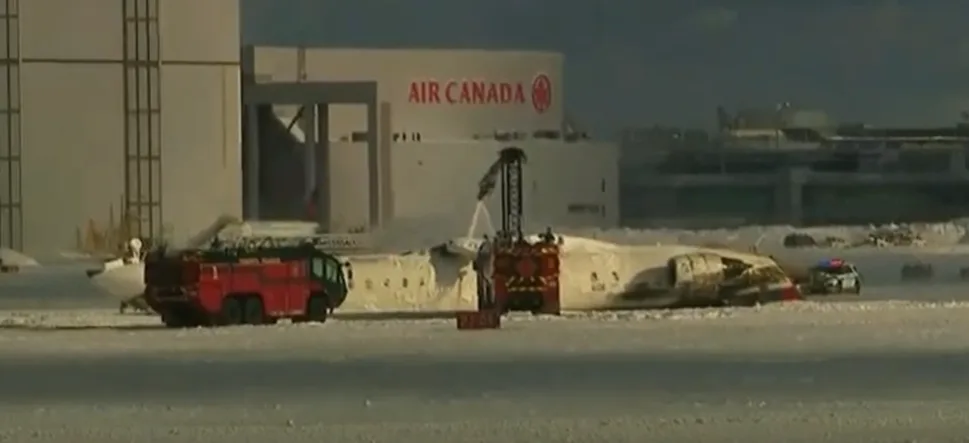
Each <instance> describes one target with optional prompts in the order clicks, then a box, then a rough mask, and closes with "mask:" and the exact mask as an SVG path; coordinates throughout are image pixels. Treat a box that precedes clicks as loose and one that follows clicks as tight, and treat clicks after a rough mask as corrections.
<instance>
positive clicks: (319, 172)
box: [313, 103, 333, 232]
mask: <svg viewBox="0 0 969 443" xmlns="http://www.w3.org/2000/svg"><path fill="white" fill-rule="evenodd" d="M315 107H316V120H317V123H316V127H317V130H318V133H319V136H318V137H317V138H318V140H317V142H316V155H315V156H314V157H313V160H314V163H313V166H314V175H313V176H314V177H315V186H314V188H315V189H316V192H317V194H316V202H314V203H316V221H317V223H319V224H320V230H322V231H323V232H330V229H331V228H332V227H331V226H330V220H332V215H331V210H332V208H331V206H330V205H331V200H330V199H331V196H332V193H333V186H332V183H331V182H330V178H331V175H330V174H331V173H330V106H329V105H327V104H326V103H320V104H319V105H316V106H315Z"/></svg>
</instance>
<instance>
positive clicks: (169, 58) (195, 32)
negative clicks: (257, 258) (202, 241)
mask: <svg viewBox="0 0 969 443" xmlns="http://www.w3.org/2000/svg"><path fill="white" fill-rule="evenodd" d="M14 3H18V2H14ZM146 3H147V4H148V5H149V7H148V8H145V6H144V5H145V4H146ZM136 5H138V6H137V7H138V8H139V9H136ZM0 12H2V11H0ZM14 12H15V13H16V15H17V17H16V18H13V19H12V18H11V17H10V16H12V15H14V14H13V13H11V12H10V11H7V13H6V14H5V15H7V17H5V18H4V19H3V20H0V21H3V22H4V23H5V24H6V26H7V27H8V28H9V29H11V30H14V26H16V32H13V33H12V34H13V35H17V38H16V40H17V42H16V43H17V45H14V44H11V45H10V46H13V47H17V46H18V45H19V51H17V52H16V53H13V52H11V51H10V50H8V49H7V47H8V45H7V43H8V42H6V41H3V42H0V48H2V49H0V58H6V59H9V60H14V62H6V63H5V68H6V69H2V70H3V71H5V74H7V73H8V72H12V71H17V72H16V73H17V74H19V75H16V76H15V75H5V77H6V79H5V81H3V83H2V84H0V90H3V89H6V88H5V87H6V86H7V85H8V84H9V85H10V86H11V87H12V89H13V90H14V91H18V92H19V102H20V106H19V108H20V109H21V110H20V112H19V115H18V117H19V118H17V119H16V120H17V121H16V124H15V125H12V126H11V125H10V124H9V121H10V120H11V119H9V118H7V120H8V125H5V126H4V127H5V128H8V129H5V130H4V131H5V133H4V134H0V158H2V159H8V158H15V157H14V156H11V155H7V154H6V153H8V152H10V151H12V149H11V148H10V146H12V143H11V141H10V140H8V139H13V138H19V151H21V152H22V156H21V157H20V161H15V160H9V159H8V160H0V170H3V171H4V172H3V173H2V174H4V175H3V176H0V182H5V183H7V184H6V185H5V187H3V188H0V203H3V204H4V205H5V207H4V212H3V213H0V231H5V232H7V235H5V236H3V237H0V246H6V245H12V246H14V247H15V248H17V249H23V250H26V251H28V252H33V253H41V254H43V253H50V252H58V251H65V250H72V249H75V248H77V247H78V246H85V245H87V246H90V245H89V243H90V241H89V240H91V238H92V237H91V236H89V235H88V234H90V233H92V232H93V233H104V232H105V231H106V228H107V227H109V226H112V225H115V226H117V225H120V224H121V219H122V218H123V217H122V213H124V212H127V213H129V214H131V215H132V217H131V220H129V221H130V222H131V223H132V230H133V231H135V232H134V233H135V234H139V235H145V236H150V235H158V234H161V233H165V232H166V231H167V234H169V235H172V236H174V237H176V238H178V237H184V236H186V235H188V234H189V233H191V232H193V231H197V230H198V229H200V228H202V227H204V226H205V225H206V224H208V223H209V222H210V221H211V220H212V218H213V217H215V216H216V215H217V214H219V213H222V212H230V213H239V212H240V205H241V203H240V200H241V198H240V195H239V184H238V183H239V181H240V177H239V174H240V173H239V169H240V166H239V138H240V136H239V121H238V119H239V116H238V109H239V105H238V103H239V72H238V59H239V55H238V47H239V25H238V15H239V9H238V3H237V0H207V1H205V2H197V1H191V0H157V1H155V0H153V1H151V2H144V1H136V0H75V1H71V2H64V1H62V0H29V1H22V0H21V1H20V2H19V8H18V9H17V10H16V11H14ZM13 21H16V22H17V23H15V24H13V23H12V22H13ZM5 35H6V33H0V36H4V37H0V38H4V39H5ZM11 43H13V42H11ZM10 67H14V69H13V70H11V69H10ZM7 101H9V100H7ZM0 107H6V108H8V109H10V108H13V106H9V104H5V105H4V106H0ZM10 134H17V135H19V137H12V136H10ZM11 165H13V166H11ZM10 182H13V183H14V186H15V187H16V188H17V189H15V190H13V191H11V189H9V188H10V185H9V183H10ZM17 196H20V197H22V198H21V199H20V200H19V201H14V200H16V198H15V197H17ZM188 197H191V198H188ZM21 202H22V214H14V215H13V216H12V215H11V214H12V213H13V212H12V211H10V210H7V207H16V208H14V209H17V208H19V207H20V205H19V203H21ZM18 218H22V226H23V228H22V230H21V229H17V231H19V232H14V233H12V234H11V233H10V232H9V229H7V228H9V227H11V226H14V221H16V222H18V223H19V220H17V219H18ZM12 220H13V221H12ZM17 227H18V228H19V226H17ZM89 231H90V232H89ZM82 243H83V244H82Z"/></svg>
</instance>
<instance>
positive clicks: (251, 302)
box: [242, 296, 266, 325]
mask: <svg viewBox="0 0 969 443" xmlns="http://www.w3.org/2000/svg"><path fill="white" fill-rule="evenodd" d="M242 318H243V321H244V322H245V323H246V324H247V325H261V324H263V323H265V322H266V314H265V310H264V309H263V304H262V298H260V297H259V296H252V297H249V298H247V299H246V304H245V312H244V313H243V317H242Z"/></svg>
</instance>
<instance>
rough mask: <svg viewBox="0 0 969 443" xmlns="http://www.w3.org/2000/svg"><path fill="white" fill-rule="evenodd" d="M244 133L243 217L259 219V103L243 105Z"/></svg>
mask: <svg viewBox="0 0 969 443" xmlns="http://www.w3.org/2000/svg"><path fill="white" fill-rule="evenodd" d="M245 115H246V122H245V125H246V133H245V137H243V144H244V146H243V149H244V152H243V156H244V158H245V164H244V165H243V168H244V170H243V174H242V190H243V206H242V213H243V217H244V218H245V219H247V220H258V219H259V174H260V171H259V105H252V104H247V105H245Z"/></svg>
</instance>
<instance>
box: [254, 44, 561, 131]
mask: <svg viewBox="0 0 969 443" xmlns="http://www.w3.org/2000/svg"><path fill="white" fill-rule="evenodd" d="M246 52H247V53H248V54H249V55H248V57H249V58H250V60H247V61H246V66H245V67H244V69H245V70H246V71H247V72H251V74H252V76H253V79H254V80H255V81H256V82H257V83H269V82H293V81H358V80H372V81H376V82H378V84H379V85H380V86H379V88H380V89H379V92H378V93H379V101H381V102H387V103H390V105H391V107H392V112H393V119H392V120H393V128H392V130H393V131H394V132H405V133H411V132H421V133H422V135H423V139H424V140H428V139H437V140H440V139H448V140H453V139H469V138H470V137H471V136H472V135H474V134H489V133H492V132H494V131H495V130H528V131H532V130H535V129H545V130H550V129H559V128H560V127H561V125H562V119H563V115H564V114H563V107H562V104H563V103H564V98H563V94H564V88H563V81H562V66H563V63H564V58H563V57H562V55H561V54H558V53H554V52H539V51H490V50H430V49H358V48H352V49H342V48H280V47H265V46H256V47H248V48H246ZM540 76H544V77H545V79H546V80H547V82H544V81H542V80H540ZM544 87H548V90H547V91H545V95H541V94H539V92H541V91H542V88H544ZM536 89H537V90H536ZM462 91H463V92H465V94H464V95H462ZM332 108H333V109H331V110H330V134H331V135H332V136H334V137H336V138H339V137H343V136H349V135H350V133H351V132H353V131H364V130H365V129H366V127H365V125H366V121H367V119H366V110H365V109H364V107H363V106H333V107H332ZM276 110H277V113H279V114H282V115H284V116H286V117H289V118H292V117H293V116H294V115H295V114H296V108H295V107H284V106H278V107H276Z"/></svg>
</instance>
